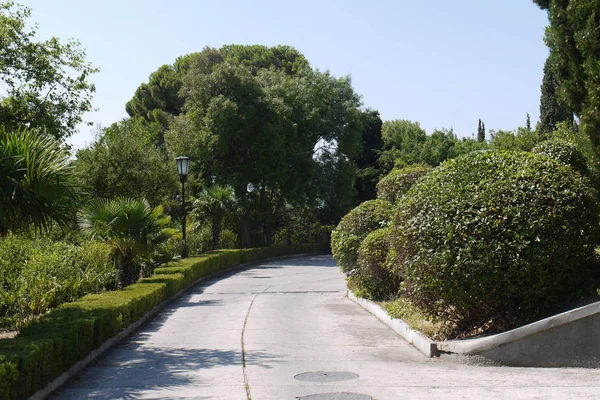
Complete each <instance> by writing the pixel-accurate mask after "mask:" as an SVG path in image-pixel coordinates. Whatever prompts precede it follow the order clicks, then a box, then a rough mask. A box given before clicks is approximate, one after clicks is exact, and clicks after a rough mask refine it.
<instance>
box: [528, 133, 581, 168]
mask: <svg viewBox="0 0 600 400" xmlns="http://www.w3.org/2000/svg"><path fill="white" fill-rule="evenodd" d="M531 151H532V152H533V153H537V154H542V155H545V156H548V157H550V158H553V159H555V160H556V161H558V162H560V163H562V164H565V165H568V166H570V167H571V168H573V169H574V170H575V171H577V172H579V173H580V174H581V175H585V176H587V175H589V174H590V170H589V168H588V165H587V160H586V159H585V155H584V154H583V152H582V151H581V150H579V147H577V145H576V144H575V143H573V142H571V141H569V140H566V139H550V140H546V141H543V142H541V143H539V144H537V145H536V146H535V147H534V148H533V150H531Z"/></svg>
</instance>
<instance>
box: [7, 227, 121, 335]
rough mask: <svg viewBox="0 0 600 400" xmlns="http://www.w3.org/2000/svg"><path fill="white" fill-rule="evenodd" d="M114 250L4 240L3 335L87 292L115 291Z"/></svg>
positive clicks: (93, 244) (96, 244)
mask: <svg viewBox="0 0 600 400" xmlns="http://www.w3.org/2000/svg"><path fill="white" fill-rule="evenodd" d="M116 283H117V270H116V268H115V264H114V259H113V256H112V248H111V247H110V246H109V245H108V244H106V243H101V242H96V241H89V242H83V243H79V244H72V243H67V242H62V241H58V242H55V241H51V240H49V239H43V238H35V237H32V238H30V237H26V236H23V235H19V236H17V235H13V234H9V235H7V236H6V237H5V238H3V239H2V240H0V330H1V329H6V328H14V327H18V326H20V325H21V324H23V323H24V322H26V321H27V320H28V319H30V318H32V317H35V316H37V315H40V314H44V313H45V312H47V311H48V310H50V309H52V308H54V307H56V306H57V305H59V304H61V303H63V302H68V301H73V300H76V299H78V298H80V297H82V296H83V295H85V294H87V293H97V292H101V291H104V290H110V289H114V288H115V287H116Z"/></svg>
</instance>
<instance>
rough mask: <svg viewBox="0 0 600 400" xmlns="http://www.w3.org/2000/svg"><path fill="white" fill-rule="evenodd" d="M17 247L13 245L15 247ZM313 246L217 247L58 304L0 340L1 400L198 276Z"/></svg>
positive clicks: (25, 389)
mask: <svg viewBox="0 0 600 400" xmlns="http://www.w3.org/2000/svg"><path fill="white" fill-rule="evenodd" d="M17 247H18V246H17ZM315 251H317V247H316V246H315V245H301V246H284V247H264V248H257V249H242V250H216V251H212V252H209V253H206V254H203V255H201V256H199V257H192V258H187V259H184V260H182V261H180V262H176V263H175V262H173V263H169V265H168V266H165V267H162V268H156V270H155V274H154V276H152V277H150V278H145V279H142V280H140V281H139V282H138V283H135V284H133V285H129V286H127V287H125V288H124V289H122V290H118V291H113V292H107V293H102V294H91V295H87V296H85V297H83V298H82V299H80V300H78V301H75V302H73V303H66V304H62V305H61V306H60V307H58V308H57V309H55V310H53V311H52V312H50V313H49V314H46V315H44V316H43V317H41V318H40V319H38V320H36V321H33V322H30V323H29V324H28V325H27V326H25V327H23V328H22V329H21V332H20V334H19V336H18V337H17V338H15V339H3V340H0V400H12V399H25V398H28V397H29V396H31V395H33V394H34V393H36V392H37V391H38V390H40V389H42V388H44V387H45V386H46V385H47V384H48V383H49V382H51V381H52V380H53V379H54V378H56V377H58V376H60V375H61V374H62V373H63V372H65V371H67V370H68V369H69V368H71V367H72V366H73V365H74V364H75V363H76V362H78V361H79V360H81V359H82V358H84V357H85V356H87V355H88V354H89V353H90V352H91V351H92V350H94V349H96V348H98V347H100V346H101V345H102V343H104V342H105V341H106V340H108V339H110V338H111V337H113V336H115V335H117V334H118V333H119V332H121V331H122V330H123V329H125V328H127V327H128V326H129V325H131V324H132V323H133V322H136V321H137V320H139V319H140V318H142V317H143V316H144V315H145V314H146V313H147V312H149V311H150V310H152V309H153V308H154V307H156V306H157V305H159V304H160V303H162V302H163V301H165V300H166V299H168V298H169V297H172V296H173V295H175V294H176V293H177V292H179V291H180V290H181V289H183V288H185V287H187V286H189V285H190V284H192V283H194V282H196V281H197V280H198V279H200V278H203V277H206V276H208V275H211V274H214V273H216V272H219V271H223V270H226V269H228V268H231V267H235V266H237V265H239V264H240V263H243V262H249V261H256V260H258V259H261V258H267V257H276V256H284V255H290V254H299V253H313V252H315Z"/></svg>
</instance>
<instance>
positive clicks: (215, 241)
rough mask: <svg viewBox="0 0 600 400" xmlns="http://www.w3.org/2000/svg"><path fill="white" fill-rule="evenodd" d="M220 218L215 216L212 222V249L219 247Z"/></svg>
mask: <svg viewBox="0 0 600 400" xmlns="http://www.w3.org/2000/svg"><path fill="white" fill-rule="evenodd" d="M221 220H222V218H220V217H219V218H216V219H215V220H214V221H213V224H212V245H213V250H216V249H218V248H219V242H220V241H221V230H222V227H221Z"/></svg>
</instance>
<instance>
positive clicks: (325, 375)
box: [294, 371, 358, 382]
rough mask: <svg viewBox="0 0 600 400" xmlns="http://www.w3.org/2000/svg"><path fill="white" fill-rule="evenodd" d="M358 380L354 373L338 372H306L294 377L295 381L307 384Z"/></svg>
mask: <svg viewBox="0 0 600 400" xmlns="http://www.w3.org/2000/svg"><path fill="white" fill-rule="evenodd" d="M356 378H358V375H357V374H353V373H352V372H344V371H336V372H325V371H317V372H304V373H302V374H298V375H296V376H294V379H297V380H299V381H307V382H340V381H349V380H352V379H356Z"/></svg>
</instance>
